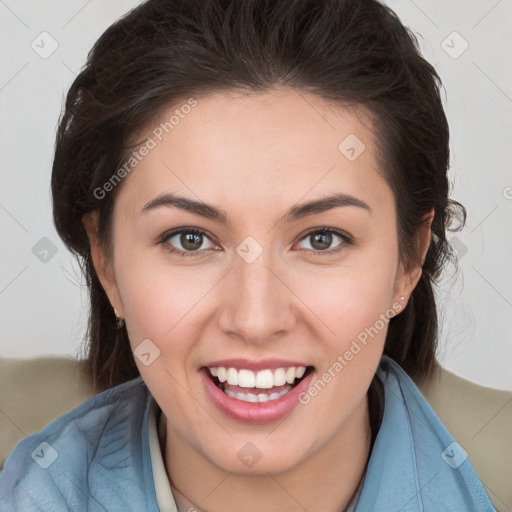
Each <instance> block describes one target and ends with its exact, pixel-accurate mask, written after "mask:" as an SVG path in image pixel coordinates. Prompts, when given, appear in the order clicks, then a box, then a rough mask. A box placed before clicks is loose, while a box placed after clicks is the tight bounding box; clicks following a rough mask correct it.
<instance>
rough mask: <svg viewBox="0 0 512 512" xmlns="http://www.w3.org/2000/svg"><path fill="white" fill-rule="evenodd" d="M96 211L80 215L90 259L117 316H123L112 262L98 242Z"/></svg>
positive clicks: (97, 217)
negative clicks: (87, 241)
mask: <svg viewBox="0 0 512 512" xmlns="http://www.w3.org/2000/svg"><path fill="white" fill-rule="evenodd" d="M98 220H99V216H98V211H97V210H96V211H94V212H90V213H86V214H85V215H84V216H83V217H82V223H83V225H84V227H85V230H86V232H87V236H88V237H89V245H90V247H91V259H92V263H93V265H94V269H95V270H96V274H97V275H98V278H99V280H100V282H101V285H102V286H103V289H104V290H105V293H106V294H107V297H108V299H109V301H110V304H112V307H113V308H114V311H115V313H116V314H117V316H118V317H119V318H124V311H123V305H122V303H121V298H120V295H119V290H118V288H117V283H116V279H115V275H114V271H113V268H112V262H111V261H109V258H107V255H106V254H105V251H104V249H103V246H102V245H101V243H100V239H99V234H98Z"/></svg>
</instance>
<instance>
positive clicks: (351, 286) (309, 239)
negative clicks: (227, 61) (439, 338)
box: [93, 90, 419, 473]
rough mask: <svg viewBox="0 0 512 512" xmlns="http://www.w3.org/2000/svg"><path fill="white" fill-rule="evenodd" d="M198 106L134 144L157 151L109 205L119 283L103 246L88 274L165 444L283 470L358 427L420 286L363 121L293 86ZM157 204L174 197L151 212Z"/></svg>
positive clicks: (250, 468) (237, 464) (252, 467)
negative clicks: (99, 288) (123, 340)
mask: <svg viewBox="0 0 512 512" xmlns="http://www.w3.org/2000/svg"><path fill="white" fill-rule="evenodd" d="M196 100H197V104H195V106H193V107H191V108H181V109H180V105H178V106H175V107H173V108H172V109H170V110H169V111H168V112H165V113H164V114H165V115H164V116H163V118H162V121H163V122H165V121H169V119H170V118H171V116H173V115H175V118H174V119H173V121H172V122H171V123H169V124H168V125H167V131H168V133H166V131H165V130H162V128H161V127H160V128H159V127H158V125H157V124H156V125H155V126H154V127H152V128H151V129H150V130H148V132H147V133H146V134H144V136H147V137H151V140H152V142H149V144H148V147H150V146H151V147H152V146H154V147H152V148H150V149H148V151H147V154H146V155H145V156H143V157H142V159H141V161H140V162H139V163H138V164H137V165H136V167H135V168H134V169H133V170H132V171H131V173H130V174H129V176H128V177H126V178H125V180H126V181H125V183H123V185H122V189H120V191H119V192H120V193H119V196H118V198H117V200H116V204H115V210H114V217H113V222H114V234H113V247H114V252H113V259H112V261H111V263H112V267H111V268H112V270H113V272H112V273H111V274H110V273H109V271H108V270H106V271H104V270H103V268H104V267H102V260H101V251H99V252H98V248H95V249H93V255H94V257H95V264H96V267H97V268H98V269H99V270H98V273H99V274H100V277H101V280H102V283H103V285H104V287H105V289H106V291H107V293H108V295H109V298H110V300H111V302H112V304H113V305H114V306H115V308H116V310H117V312H118V315H119V316H121V317H124V318H125V320H126V326H127V330H128V334H129V338H130V343H131V345H132V349H133V350H135V352H134V355H135V362H136V364H137V366H138V368H139V370H140V373H141V375H142V378H143V379H144V381H145V382H146V384H147V386H148V388H149V390H150V391H151V393H152V394H153V396H154V397H155V399H156V400H157V402H158V403H159V405H160V407H161V408H162V410H163V413H164V414H165V416H166V418H167V420H166V421H167V433H168V436H169V435H172V436H173V437H174V438H175V439H180V440H181V442H182V444H183V445H186V446H188V447H189V448H190V449H191V450H192V451H193V452H194V453H195V454H196V455H197V456H199V457H201V458H202V459H203V460H208V461H209V462H210V463H212V464H215V465H216V466H218V467H221V468H223V469H225V470H227V471H231V472H238V473H243V472H252V473H254V472H261V473H265V472H279V471H283V470H286V469H290V468H293V467H294V466H296V465H297V464H299V462H301V461H304V460H306V459H307V458H309V457H310V456H312V455H313V454H315V453H316V452H318V451H319V450H322V449H325V448H326V447H328V445H329V443H332V442H334V440H335V439H336V438H337V437H338V436H340V435H341V433H342V432H343V431H344V429H345V430H346V429H348V428H349V427H348V425H350V424H351V422H352V424H353V425H352V427H351V428H352V432H355V431H357V429H358V428H359V429H360V427H361V424H360V423H361V420H362V419H363V418H364V414H363V413H362V411H365V412H366V411H367V409H366V408H367V402H366V392H367V389H368V386H369V385H370V382H371V380H372V378H373V376H374V373H375V371H376V368H377V366H378V363H379V359H380V357H381V354H382V352H383V346H384V340H385V336H386V331H387V325H388V321H389V318H390V317H391V316H392V314H393V313H398V312H399V311H400V310H401V309H402V307H403V306H405V302H406V301H407V297H408V296H409V294H410V292H411V291H412V289H413V288H414V285H415V284H416V282H417V279H418V278H419V273H416V274H414V275H412V274H411V273H409V274H406V273H405V272H404V271H403V270H402V267H401V265H399V258H398V256H399V255H398V243H397V231H396V220H395V215H396V212H395V205H394V200H393V194H392V191H391V189H390V188H389V187H388V185H387V184H386V182H385V181H384V179H383V178H382V176H381V174H380V172H379V170H378V165H377V161H376V148H375V145H374V142H373V139H372V134H371V132H370V131H368V127H365V125H363V124H362V122H361V118H359V117H357V116H356V115H354V114H353V113H350V112H349V111H347V110H343V109H341V108H339V107H337V108H334V107H329V105H328V104H327V103H326V102H324V101H323V100H321V99H319V98H318V97H315V96H312V95H309V94H306V93H303V94H299V93H298V92H294V91H292V90H280V91H277V90H275V91H272V92H266V93H262V94H251V95H235V94H234V93H216V94H213V95H209V96H205V97H198V98H196ZM183 104H186V102H184V103H183ZM176 110H178V111H179V115H178V113H177V112H176ZM176 116H177V117H176ZM178 118H179V121H178V122H176V119H178ZM170 126H172V128H170ZM368 126H369V124H368ZM156 134H158V136H157V135H156ZM160 139H161V140H160ZM149 140H150V139H148V141H149ZM165 195H167V196H169V197H168V199H169V198H171V197H174V198H175V199H174V201H177V198H184V199H183V201H182V202H181V203H179V202H175V203H174V205H173V204H171V201H167V202H166V201H160V202H159V203H157V204H156V205H155V204H153V206H151V203H152V201H154V200H155V199H157V198H161V197H163V196H165ZM334 195H338V196H339V198H338V199H332V200H331V201H330V202H327V203H320V204H319V205H318V206H315V205H314V203H316V202H318V201H322V200H325V198H327V197H331V196H334ZM185 201H186V202H185ZM310 203H311V206H308V207H306V206H305V205H308V204H310ZM148 205H149V206H148ZM191 230H192V232H191ZM194 230H195V231H197V232H198V233H199V234H194ZM329 230H334V231H339V234H337V233H336V232H330V231H329ZM171 231H172V232H171ZM402 295H404V296H405V297H406V298H405V301H403V300H400V296H402ZM139 345H140V346H139ZM219 367H222V368H225V369H226V371H225V370H224V369H222V368H221V369H217V370H215V368H219ZM292 367H295V368H300V367H306V368H307V371H306V372H305V375H304V376H303V377H302V379H301V380H300V381H299V377H300V375H301V374H302V372H303V370H298V371H296V372H295V373H294V371H293V370H290V368H292ZM208 368H213V370H212V371H211V372H210V371H209V370H208ZM229 368H234V370H229V371H228V369H229ZM240 370H243V371H240ZM226 372H227V374H226V375H225V376H224V373H226ZM260 372H261V373H260ZM212 373H213V374H216V375H217V379H218V378H222V379H224V380H225V379H226V378H228V379H229V383H228V382H226V383H225V385H224V388H225V391H228V392H230V393H231V395H234V396H229V395H228V394H226V392H225V391H223V390H221V389H220V388H219V386H218V385H217V384H218V383H219V381H217V380H215V379H214V377H213V376H212V375H211V374H212ZM286 377H288V378H290V379H294V378H295V379H296V380H294V381H293V383H294V384H295V386H294V387H293V388H292V389H290V386H289V385H287V384H288V382H286V383H285V384H283V379H286ZM272 379H274V380H272ZM237 382H238V385H237ZM216 383H217V384H216ZM255 386H257V389H255ZM237 393H240V394H238V395H237ZM283 393H284V394H283ZM258 395H260V396H258ZM279 395H281V396H279ZM277 397H278V398H277ZM354 418H357V421H356V420H355V419H354ZM354 422H355V423H354ZM361 436H363V432H362V431H361ZM251 457H252V458H251ZM251 461H256V463H255V462H251Z"/></svg>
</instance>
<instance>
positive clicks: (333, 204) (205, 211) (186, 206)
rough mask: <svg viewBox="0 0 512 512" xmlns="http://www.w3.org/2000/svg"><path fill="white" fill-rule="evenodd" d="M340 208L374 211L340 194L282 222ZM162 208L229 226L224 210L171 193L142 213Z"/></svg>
mask: <svg viewBox="0 0 512 512" xmlns="http://www.w3.org/2000/svg"><path fill="white" fill-rule="evenodd" d="M340 206H355V207H357V208H362V209H364V210H367V211H368V213H369V214H370V215H371V212H372V209H371V208H370V207H369V206H368V205H367V204H366V203H365V202H364V201H362V200H361V199H358V198H357V197H354V196H351V195H349V194H341V193H339V194H333V195H330V196H327V197H323V198H321V199H315V200H313V201H309V202H307V203H302V204H300V205H296V206H293V207H292V208H290V210H288V212H286V214H285V215H283V217H282V220H284V221H285V222H294V221H297V220H299V219H301V218H303V217H306V216H308V215H314V214H316V213H322V212H324V211H327V210H330V209H332V208H337V207H340ZM161 207H169V208H173V207H174V208H179V209H181V210H186V211H188V212H190V213H194V214H195V215H199V216H201V217H205V218H206V219H211V220H213V221H216V222H219V223H221V224H224V225H227V224H229V221H228V216H227V214H226V212H225V211H224V210H221V209H219V208H216V207H215V206H212V205H210V204H207V203H203V202H200V201H195V200H193V199H188V198H186V197H180V196H177V195H175V194H171V193H165V194H161V195H159V196H157V197H155V199H152V200H151V201H149V202H148V203H147V204H146V205H145V206H144V207H143V208H142V210H141V213H145V212H147V211H150V210H154V209H157V208H161Z"/></svg>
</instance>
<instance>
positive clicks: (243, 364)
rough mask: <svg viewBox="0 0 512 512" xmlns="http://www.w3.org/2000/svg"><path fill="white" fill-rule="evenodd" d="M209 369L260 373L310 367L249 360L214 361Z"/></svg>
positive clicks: (269, 360) (276, 360)
mask: <svg viewBox="0 0 512 512" xmlns="http://www.w3.org/2000/svg"><path fill="white" fill-rule="evenodd" d="M205 366H207V367H208V368H213V367H218V366H223V367H224V368H236V369H237V370H240V369H242V368H245V369H246V370H252V371H258V370H266V369H267V368H269V369H273V368H290V367H292V366H295V367H296V368H297V367H298V366H308V365H307V364H306V363H300V362H297V361H285V360H284V359H259V360H258V361H250V360H249V359H240V358H239V359H222V360H218V361H212V362H211V363H207V364H205Z"/></svg>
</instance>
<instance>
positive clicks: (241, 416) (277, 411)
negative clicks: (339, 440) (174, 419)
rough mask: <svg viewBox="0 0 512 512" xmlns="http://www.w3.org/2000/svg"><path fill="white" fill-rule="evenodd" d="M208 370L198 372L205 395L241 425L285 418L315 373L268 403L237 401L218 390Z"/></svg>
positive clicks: (270, 421)
mask: <svg viewBox="0 0 512 512" xmlns="http://www.w3.org/2000/svg"><path fill="white" fill-rule="evenodd" d="M207 372H208V370H207V369H206V368H202V369H201V370H200V372H199V373H200V375H201V379H202V381H203V384H204V386H205V389H206V393H207V394H208V396H209V397H210V399H211V401H212V402H213V403H214V404H215V405H216V406H217V408H218V409H219V410H220V411H221V412H222V413H224V414H225V415H226V416H228V417H229V418H231V419H233V420H236V421H240V422H242V423H250V424H263V423H272V422H273V421H277V420H280V419H281V418H284V417H285V416H287V415H288V414H289V413H290V412H291V411H292V410H293V409H294V408H295V407H296V406H297V404H298V403H299V395H300V394H301V393H302V392H303V391H306V390H307V389H308V387H309V385H310V382H311V380H312V379H313V376H314V374H315V372H314V371H313V372H311V373H310V374H309V375H306V377H304V378H303V379H302V380H301V381H300V382H299V383H298V384H297V385H296V386H295V387H293V388H292V389H291V390H290V391H288V393H286V394H285V395H283V396H281V397H279V398H276V399H275V400H269V401H268V402H257V403H254V402H244V401H242V400H237V399H236V398H232V397H230V396H229V395H226V393H224V391H222V390H221V389H219V388H218V387H217V386H216V385H215V383H214V382H213V380H212V379H211V378H210V377H209V376H208V374H207Z"/></svg>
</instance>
